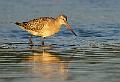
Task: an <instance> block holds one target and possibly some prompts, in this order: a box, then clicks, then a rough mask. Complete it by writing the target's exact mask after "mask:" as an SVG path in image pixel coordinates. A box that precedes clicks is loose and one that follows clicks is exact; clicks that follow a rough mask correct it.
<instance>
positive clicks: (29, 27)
mask: <svg viewBox="0 0 120 82" xmlns="http://www.w3.org/2000/svg"><path fill="white" fill-rule="evenodd" d="M15 24H16V25H18V26H20V27H21V28H22V29H24V30H26V31H28V32H29V33H31V34H32V35H35V36H41V37H48V36H51V35H54V34H55V33H57V32H59V31H60V28H61V25H66V26H67V28H68V29H69V30H70V31H72V33H73V34H74V35H75V36H76V34H75V33H74V32H73V30H72V29H71V27H70V25H69V24H68V23H67V16H65V15H59V16H58V17H56V18H52V17H40V18H37V19H33V20H29V21H28V22H22V23H19V22H16V23H15Z"/></svg>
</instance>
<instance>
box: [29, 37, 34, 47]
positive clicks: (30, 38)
mask: <svg viewBox="0 0 120 82" xmlns="http://www.w3.org/2000/svg"><path fill="white" fill-rule="evenodd" d="M29 42H30V45H33V42H32V35H30V37H29Z"/></svg>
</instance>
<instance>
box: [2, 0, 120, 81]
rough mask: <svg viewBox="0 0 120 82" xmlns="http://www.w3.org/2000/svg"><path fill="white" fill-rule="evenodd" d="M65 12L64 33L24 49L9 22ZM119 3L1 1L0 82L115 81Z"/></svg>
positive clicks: (119, 69) (23, 38)
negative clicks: (47, 46)
mask: <svg viewBox="0 0 120 82" xmlns="http://www.w3.org/2000/svg"><path fill="white" fill-rule="evenodd" d="M61 13H64V14H65V15H67V16H68V17H69V18H68V22H69V23H70V24H71V26H72V28H73V29H74V31H75V32H76V34H77V35H78V36H77V37H75V36H74V35H73V34H72V33H71V32H70V31H68V30H67V29H66V28H64V26H63V28H62V29H61V31H60V32H59V33H57V34H55V35H54V36H51V37H49V38H47V39H46V40H45V43H46V44H48V45H53V46H54V47H49V48H44V49H43V48H41V47H40V46H38V45H39V44H40V42H41V40H40V37H37V36H34V37H33V38H32V39H33V42H34V43H35V46H33V47H32V48H31V47H30V46H29V42H28V38H29V35H30V34H29V33H27V32H25V31H24V30H22V29H20V28H19V27H18V26H16V25H15V24H14V23H15V22H16V21H18V22H24V21H28V20H30V19H34V18H38V17H43V16H50V17H56V16H58V15H59V14H61ZM119 55H120V1H119V0H0V82H21V81H22V82H33V81H34V82H43V81H47V82H68V81H69V82H101V81H102V82H120V63H119V62H120V56H119Z"/></svg>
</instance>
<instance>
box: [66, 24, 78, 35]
mask: <svg viewBox="0 0 120 82" xmlns="http://www.w3.org/2000/svg"><path fill="white" fill-rule="evenodd" d="M66 27H67V29H69V30H70V31H71V32H72V33H73V34H74V35H75V36H77V34H76V33H75V32H74V31H73V29H72V28H71V26H70V25H69V24H68V23H66Z"/></svg>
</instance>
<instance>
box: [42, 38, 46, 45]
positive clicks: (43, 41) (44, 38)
mask: <svg viewBox="0 0 120 82" xmlns="http://www.w3.org/2000/svg"><path fill="white" fill-rule="evenodd" d="M44 39H45V37H42V46H44V45H45V43H44Z"/></svg>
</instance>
